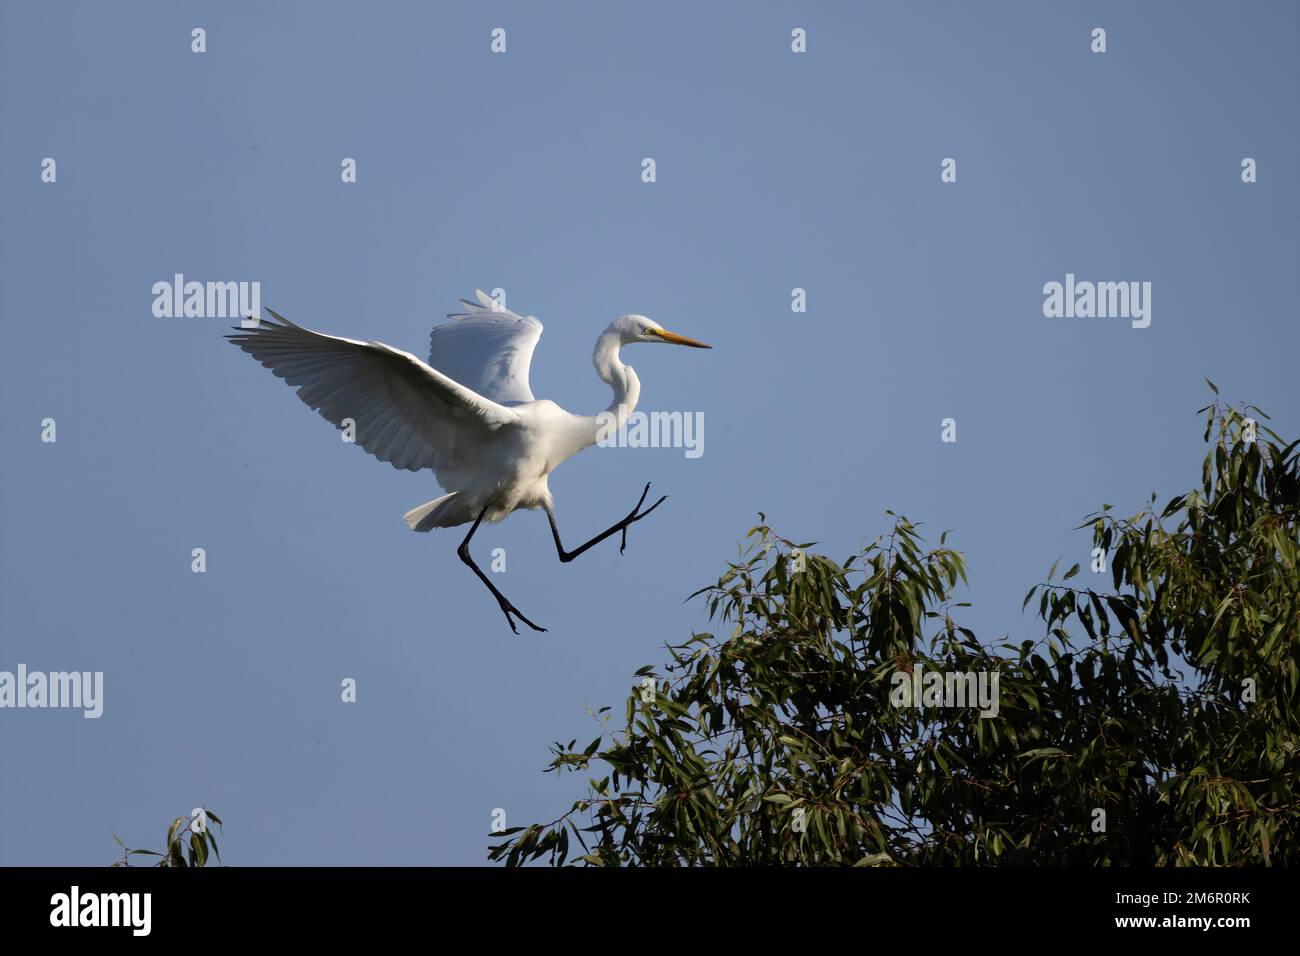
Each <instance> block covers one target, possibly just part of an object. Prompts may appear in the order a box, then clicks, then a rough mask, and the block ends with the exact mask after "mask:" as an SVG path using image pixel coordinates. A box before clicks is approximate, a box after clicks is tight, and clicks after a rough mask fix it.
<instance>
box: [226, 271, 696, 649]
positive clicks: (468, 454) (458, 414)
mask: <svg viewBox="0 0 1300 956" xmlns="http://www.w3.org/2000/svg"><path fill="white" fill-rule="evenodd" d="M477 295H478V303H477V304H475V303H473V302H470V301H469V300H467V299H461V300H460V301H461V304H462V305H464V306H465V308H466V311H465V312H463V313H452V314H450V315H448V316H447V318H449V319H452V320H453V321H451V322H448V323H446V324H444V325H439V326H437V327H435V328H434V330H433V332H432V333H431V334H430V335H429V345H430V349H429V362H428V364H427V365H426V364H425V363H424V362H421V361H420V360H419V359H418V358H416V357H415V356H414V355H412V354H410V353H409V352H403V351H402V350H400V349H395V348H393V347H392V346H390V345H385V344H384V343H383V342H361V341H358V340H356V339H345V338H340V337H338V336H334V335H324V334H322V333H320V332H313V331H311V330H310V329H305V328H303V327H302V326H300V325H295V324H294V323H292V322H290V321H289V320H288V319H286V318H285V317H284V316H282V315H280V314H278V313H277V312H275V311H273V310H271V309H267V311H268V312H270V313H271V315H273V316H274V317H275V318H276V319H277V320H279V324H277V323H275V322H271V321H269V320H262V321H261V322H259V323H258V324H257V325H256V326H255V327H253V328H251V329H237V330H236V332H235V334H233V335H228V336H226V338H228V339H230V340H231V342H233V343H234V344H235V345H237V346H239V347H240V348H241V349H243V350H244V351H245V352H247V353H248V354H249V355H251V356H253V358H255V359H257V360H258V361H259V362H261V363H262V364H263V365H265V366H266V367H267V368H269V369H270V370H271V371H272V372H274V373H275V374H276V375H277V376H279V377H280V378H282V379H284V380H285V382H286V383H287V384H288V385H291V386H294V387H295V388H297V390H298V397H299V398H301V399H302V400H303V401H304V402H306V403H307V405H308V406H310V407H311V408H314V409H316V411H318V412H320V414H321V415H322V416H324V417H325V418H326V419H327V420H329V421H331V422H333V423H334V424H335V425H336V426H338V427H339V428H352V429H353V430H354V433H353V437H354V438H355V441H356V443H357V444H359V445H361V447H362V448H364V449H365V450H366V451H368V452H370V453H371V454H372V455H374V456H375V457H376V458H378V459H379V460H380V461H386V462H389V463H391V464H392V466H393V467H394V468H404V469H407V470H409V471H420V470H421V469H424V468H431V469H432V470H433V473H434V475H435V477H436V478H437V480H438V484H439V485H441V486H442V487H443V488H444V489H446V490H447V491H448V493H447V494H445V495H443V496H442V497H440V498H435V499H433V500H432V501H430V502H427V503H426V504H423V505H420V506H419V507H418V508H412V509H411V510H410V511H408V512H407V513H406V515H405V518H406V523H407V525H408V526H409V527H410V528H411V529H412V530H414V531H429V530H431V529H433V528H450V527H453V526H455V525H461V524H465V523H467V522H471V521H472V522H473V525H472V526H471V527H470V529H469V533H468V534H467V535H465V540H463V541H462V542H461V543H460V548H459V549H457V553H458V554H459V555H460V559H461V560H462V561H463V562H465V564H467V565H469V567H470V568H471V569H473V571H474V573H475V574H476V575H478V578H479V580H480V581H482V582H483V583H484V584H485V585H487V588H488V590H489V591H491V592H492V595H493V596H494V597H495V598H496V599H497V604H499V605H500V607H501V610H502V612H503V613H504V614H505V616H506V621H507V622H508V623H509V624H510V629H511V630H512V631H514V632H515V633H516V634H518V633H519V629H518V628H516V627H515V622H514V619H513V618H512V617H511V615H514V616H515V617H518V618H519V619H520V620H521V621H523V622H524V623H525V624H527V625H528V626H529V627H531V628H532V629H533V630H535V631H544V630H546V628H544V627H539V626H537V625H536V624H534V623H533V622H532V621H530V620H529V619H528V618H527V617H525V616H524V615H523V614H522V613H521V612H520V611H519V609H518V608H516V607H515V606H514V605H513V604H511V603H510V601H508V600H507V599H506V597H505V595H503V594H502V593H501V592H500V591H499V590H497V588H496V585H494V584H493V583H492V582H491V581H490V580H488V577H487V575H486V574H484V573H483V571H482V570H481V569H480V568H479V566H478V565H477V564H475V563H474V559H473V557H472V556H471V555H470V553H469V542H470V539H471V538H473V537H474V532H476V531H477V530H478V526H479V524H480V523H482V521H483V520H484V519H485V518H486V519H487V520H488V521H490V522H492V521H500V520H501V519H502V518H504V517H505V516H506V515H508V514H510V513H511V512H512V511H516V510H518V509H520V508H532V509H536V508H541V509H543V510H544V511H545V512H546V517H547V518H548V519H549V521H550V523H551V535H552V537H554V539H555V550H556V552H557V553H558V554H559V556H560V560H561V561H564V562H568V561H572V560H573V559H574V558H576V557H577V556H578V555H580V554H582V553H583V552H584V551H586V550H587V549H588V548H590V547H592V546H593V545H595V544H599V543H600V542H601V541H604V540H605V539H606V538H608V537H609V536H610V535H612V534H614V532H616V531H622V533H623V538H622V542H621V544H620V546H619V552H620V553H622V551H623V549H624V548H625V547H626V546H627V529H628V526H629V525H631V524H633V523H634V522H637V521H640V520H641V519H642V518H644V517H645V516H646V515H648V514H650V512H652V511H654V510H655V508H658V507H659V506H660V505H661V504H663V502H664V500H665V498H666V497H667V496H664V498H660V499H659V500H658V501H656V502H655V503H654V504H653V505H651V506H650V507H649V508H647V509H646V510H645V511H641V510H640V509H641V505H643V504H644V503H645V499H646V495H647V494H648V493H649V491H650V485H649V484H648V483H647V484H646V486H645V488H644V490H642V492H641V497H640V499H639V500H638V501H637V503H636V506H635V507H634V508H633V509H632V510H631V511H630V512H628V514H627V517H625V518H623V519H622V520H621V521H619V522H617V523H616V524H614V525H613V526H612V527H610V528H608V529H607V530H605V531H603V532H601V533H600V534H598V535H596V536H595V537H594V538H592V539H591V540H590V541H588V542H587V543H586V544H584V545H582V546H580V547H578V548H575V549H574V550H572V551H566V550H565V549H564V545H563V544H562V543H561V542H560V529H559V528H558V527H557V526H556V524H555V511H554V502H553V500H552V498H551V492H550V489H549V488H548V487H547V482H546V479H547V476H548V475H549V474H550V473H551V472H552V471H554V470H555V468H556V466H558V465H559V464H560V462H562V461H564V460H565V459H566V458H568V457H570V456H571V455H575V454H577V453H578V452H580V451H582V450H583V449H584V448H590V447H591V446H592V445H594V444H595V443H596V441H597V440H598V439H599V438H600V436H601V435H602V434H610V433H612V432H613V431H615V430H617V429H618V428H621V427H622V426H623V424H624V423H625V422H626V421H627V419H628V416H629V415H631V414H632V412H633V410H634V409H635V408H636V404H637V400H638V398H639V397H640V395H641V383H640V381H638V379H637V376H636V372H635V371H633V369H632V366H630V365H624V364H623V362H622V361H621V360H620V358H619V349H621V348H622V347H623V346H624V345H631V344H633V343H635V342H652V343H673V344H675V345H688V346H690V347H692V348H699V349H707V348H711V347H712V346H708V345H705V344H704V343H703V342H697V341H695V340H694V339H688V338H686V337H685V336H683V335H678V334H677V333H675V332H669V331H668V330H667V329H665V328H663V327H662V326H661V325H659V324H658V323H657V322H653V321H651V320H650V319H648V318H646V317H645V316H644V315H624V316H620V317H619V318H617V319H615V320H614V321H613V322H611V323H610V324H609V326H608V327H607V328H606V329H605V331H604V332H602V333H601V334H600V338H598V339H597V340H596V350H595V353H594V355H593V356H592V361H593V363H594V364H595V366H596V374H597V375H599V376H600V378H601V380H602V381H604V382H605V383H606V384H607V385H609V387H610V388H611V389H613V392H614V398H613V401H611V402H610V405H609V408H608V409H607V410H606V411H605V412H604V413H603V414H601V415H585V416H584V415H573V414H570V413H569V412H566V411H565V410H564V409H562V408H560V406H559V405H556V404H555V403H554V402H549V401H545V400H542V401H537V400H536V399H534V398H533V393H532V390H531V389H530V388H529V387H528V365H529V363H530V362H531V361H532V357H533V348H534V347H535V346H536V345H537V340H538V339H539V338H541V335H542V323H540V322H538V321H537V319H535V318H533V317H532V316H531V315H530V316H521V315H516V314H515V313H514V312H511V311H509V310H507V309H505V308H502V307H500V306H498V305H497V303H496V302H495V300H493V299H492V297H491V296H489V295H487V294H486V293H484V292H483V291H482V290H478V292H477Z"/></svg>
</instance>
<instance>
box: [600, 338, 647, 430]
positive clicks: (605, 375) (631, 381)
mask: <svg viewBox="0 0 1300 956" xmlns="http://www.w3.org/2000/svg"><path fill="white" fill-rule="evenodd" d="M621 346H622V342H620V340H619V337H618V334H617V333H615V332H612V331H608V330H607V331H605V332H603V333H601V336H600V338H598V339H597V340H596V350H595V352H594V353H593V354H592V356H591V361H592V364H593V365H595V366H596V374H597V375H599V376H600V380H601V381H602V382H604V383H605V384H606V385H608V386H609V387H610V389H611V390H612V391H613V392H614V395H613V399H612V400H611V401H610V403H609V408H607V409H605V411H604V412H602V413H601V414H599V415H597V416H595V417H594V418H592V419H590V421H591V422H592V428H593V431H592V437H591V443H592V444H595V443H596V442H597V441H598V440H599V439H600V438H601V437H602V436H608V435H612V434H613V433H614V432H616V431H618V430H619V429H620V428H622V427H623V426H624V425H625V424H626V423H627V420H628V418H629V417H630V416H631V415H632V412H634V411H635V410H636V403H637V402H638V401H639V400H640V398H641V382H640V380H639V379H637V377H636V371H635V370H634V369H633V368H632V366H630V365H624V364H623V361H622V359H620V358H619V354H618V350H619V348H620V347H621Z"/></svg>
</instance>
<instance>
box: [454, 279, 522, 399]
mask: <svg viewBox="0 0 1300 956" xmlns="http://www.w3.org/2000/svg"><path fill="white" fill-rule="evenodd" d="M475 294H476V295H477V297H478V303H474V302H471V301H470V300H469V299H461V300H460V304H461V305H463V306H464V307H465V311H464V312H453V313H451V314H450V315H448V316H447V318H449V319H451V320H452V321H451V322H447V323H445V324H443V325H439V326H435V327H434V329H433V331H432V332H430V333H429V364H430V365H431V366H432V367H433V368H436V369H438V370H439V371H440V372H443V373H444V374H446V375H448V376H450V377H451V378H453V379H455V380H456V381H457V382H460V383H461V384H462V385H465V386H467V387H468V388H472V389H473V390H474V391H475V392H477V393H478V394H480V395H483V396H484V397H486V398H489V399H491V400H493V401H496V402H499V403H501V404H502V405H506V406H509V405H519V404H522V403H524V402H531V401H533V400H534V399H533V390H532V388H531V387H530V386H529V383H528V368H529V365H530V364H531V363H532V360H533V349H534V348H536V346H537V341H538V339H540V338H541V337H542V323H541V322H538V321H537V319H536V318H534V317H533V316H531V315H528V316H523V315H516V314H515V313H514V312H511V311H510V310H509V309H504V308H502V307H500V306H498V305H497V304H496V302H495V301H494V300H493V299H492V297H491V296H490V295H488V294H487V293H486V292H484V291H483V290H482V289H479V290H477V291H476V293H475Z"/></svg>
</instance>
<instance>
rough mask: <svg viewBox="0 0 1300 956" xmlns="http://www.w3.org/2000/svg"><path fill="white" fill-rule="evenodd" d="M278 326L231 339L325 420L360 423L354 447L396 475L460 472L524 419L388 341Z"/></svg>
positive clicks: (264, 325)
mask: <svg viewBox="0 0 1300 956" xmlns="http://www.w3.org/2000/svg"><path fill="white" fill-rule="evenodd" d="M267 311H268V312H270V313H271V315H273V316H275V318H276V319H278V320H279V322H278V324H277V323H276V322H272V321H270V320H269V319H266V320H262V321H261V322H259V323H258V325H257V327H256V328H252V329H238V330H236V332H235V334H232V335H228V336H226V338H228V339H229V340H230V341H231V342H232V343H233V344H235V345H237V346H238V347H239V348H241V349H243V350H244V351H245V352H247V353H248V354H249V355H251V356H253V358H255V359H257V361H259V362H261V363H262V364H263V365H265V366H266V367H267V368H269V369H270V370H271V371H272V372H274V373H275V375H277V376H278V377H280V378H282V379H284V381H285V383H286V384H288V385H290V386H292V387H294V388H296V389H297V391H298V397H299V398H301V399H302V400H303V402H305V403H306V404H307V405H308V406H309V407H310V408H313V409H315V410H316V411H317V412H319V413H320V414H321V416H322V417H324V418H325V419H326V420H327V421H330V422H333V423H334V424H335V425H336V426H338V427H340V428H342V427H343V424H344V420H345V419H352V421H354V422H355V423H356V440H357V444H359V445H360V446H361V447H362V448H364V449H365V450H366V451H368V452H370V453H371V454H372V455H374V456H375V457H376V458H378V459H379V460H380V461H386V462H389V463H390V464H392V466H393V467H394V468H405V469H408V470H410V471H419V470H420V469H422V468H432V469H435V470H437V469H441V468H455V467H458V466H460V465H461V462H460V461H459V458H460V456H461V455H462V454H463V453H464V451H465V449H466V448H473V447H475V446H476V445H478V444H481V441H482V440H483V439H484V438H486V437H488V436H490V435H491V434H492V433H493V432H495V431H496V430H497V429H500V428H501V427H503V426H509V425H513V424H516V423H517V422H518V420H519V416H518V414H516V413H515V412H514V411H512V410H511V409H509V408H507V407H505V406H504V405H501V404H499V403H498V402H495V401H492V400H491V399H490V398H486V397H484V396H483V395H481V394H478V393H477V392H476V391H475V390H473V389H472V388H469V387H466V386H465V385H464V384H462V383H461V382H458V381H457V380H456V379H454V378H452V377H451V376H449V375H447V374H445V373H444V372H441V371H438V370H437V369H433V368H430V367H429V366H428V365H426V364H425V363H424V362H422V361H420V360H419V359H418V358H416V357H415V356H414V355H412V354H410V353H409V352H403V351H402V350H400V349H395V348H393V347H392V346H390V345H385V344H384V343H383V342H361V341H358V340H356V339H345V338H341V337H339V336H334V335H325V334H323V333H321V332H313V331H312V330H310V329H306V328H303V327H302V326H300V325H295V324H294V323H292V322H290V321H289V320H288V319H286V318H284V316H282V315H279V314H278V313H276V312H274V311H272V310H270V309H267Z"/></svg>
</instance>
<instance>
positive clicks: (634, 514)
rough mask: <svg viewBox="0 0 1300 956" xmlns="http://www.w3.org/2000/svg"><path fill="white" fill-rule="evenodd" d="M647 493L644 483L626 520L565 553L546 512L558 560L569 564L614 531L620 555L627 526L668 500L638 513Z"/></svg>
mask: <svg viewBox="0 0 1300 956" xmlns="http://www.w3.org/2000/svg"><path fill="white" fill-rule="evenodd" d="M649 493H650V482H648V481H647V482H646V486H645V490H644V491H642V492H641V499H640V500H639V501H638V502H637V503H636V507H635V508H633V509H632V510H631V511H629V512H628V514H627V517H626V518H624V519H623V520H622V521H620V522H619V523H618V524H616V525H614V526H613V527H612V528H609V529H607V530H605V531H602V532H601V533H600V534H598V535H596V537H594V538H592V539H591V540H590V541H588V542H587V543H586V544H584V545H582V546H581V547H578V548H575V549H574V550H573V551H565V550H564V545H563V544H561V543H560V529H559V528H558V527H556V525H555V515H553V514H551V513H550V511H547V512H546V517H547V518H548V519H549V520H550V522H551V537H553V538H554V539H555V550H556V552H557V553H558V554H559V555H560V560H561V561H563V562H565V563H566V564H567V563H568V562H570V561H572V560H573V559H574V558H576V557H577V556H578V555H580V554H582V552H584V551H586V550H587V549H588V548H590V547H591V546H592V545H593V544H600V543H601V542H602V541H604V540H605V539H606V538H608V537H609V536H610V535H611V534H613V533H614V532H615V531H622V532H623V540H622V543H620V544H619V546H618V553H619V554H622V553H623V549H624V548H626V547H627V529H628V525H630V524H633V523H634V522H637V521H640V520H641V519H642V518H644V517H645V516H646V515H648V514H649V513H650V512H652V511H654V510H655V509H656V508H658V507H659V506H660V505H661V504H663V503H664V502H665V501H667V500H668V496H667V495H664V496H663V497H662V498H660V499H659V500H658V501H656V502H655V503H654V504H652V505H651V506H650V507H649V508H647V509H646V510H645V511H640V512H639V513H638V509H640V507H641V505H642V504H644V502H645V496H646V495H648V494H649ZM520 616H521V617H522V615H520Z"/></svg>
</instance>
